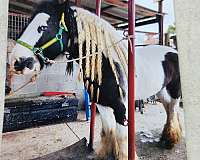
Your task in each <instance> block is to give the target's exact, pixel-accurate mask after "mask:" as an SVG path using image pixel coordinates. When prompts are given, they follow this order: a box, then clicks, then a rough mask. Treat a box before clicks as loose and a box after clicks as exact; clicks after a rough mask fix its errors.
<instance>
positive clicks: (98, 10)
mask: <svg viewBox="0 0 200 160" xmlns="http://www.w3.org/2000/svg"><path fill="white" fill-rule="evenodd" d="M96 14H97V15H98V16H100V14H101V0H96ZM95 117H96V104H95V102H92V104H91V120H90V139H89V144H88V148H89V149H90V150H93V143H94V126H95Z"/></svg>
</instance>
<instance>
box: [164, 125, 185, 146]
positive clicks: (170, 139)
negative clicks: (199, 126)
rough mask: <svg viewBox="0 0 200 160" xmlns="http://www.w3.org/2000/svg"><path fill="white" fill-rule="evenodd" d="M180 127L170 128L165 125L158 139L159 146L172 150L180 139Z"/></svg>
mask: <svg viewBox="0 0 200 160" xmlns="http://www.w3.org/2000/svg"><path fill="white" fill-rule="evenodd" d="M181 134H182V131H181V127H180V126H178V127H176V128H175V127H172V126H169V125H165V127H164V129H163V133H162V136H161V138H160V145H161V146H162V147H163V148H166V149H172V148H173V147H174V145H175V144H177V143H178V142H179V141H180V139H181Z"/></svg>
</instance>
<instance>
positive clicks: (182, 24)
mask: <svg viewBox="0 0 200 160" xmlns="http://www.w3.org/2000/svg"><path fill="white" fill-rule="evenodd" d="M174 4H175V15H176V32H177V42H178V52H179V65H180V73H181V87H182V96H183V106H184V115H185V116H184V117H185V127H186V148H187V159H188V160H198V159H199V157H200V137H199V133H200V115H199V113H200V105H199V102H200V82H199V80H200V66H199V65H200V53H199V52H200V45H199V42H200V30H199V26H200V14H199V6H200V1H199V0H194V1H188V0H174Z"/></svg>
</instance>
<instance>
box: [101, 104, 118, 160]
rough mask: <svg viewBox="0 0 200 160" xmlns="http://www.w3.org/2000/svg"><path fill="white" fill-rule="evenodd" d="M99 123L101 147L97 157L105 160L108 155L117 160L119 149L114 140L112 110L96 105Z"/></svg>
mask: <svg viewBox="0 0 200 160" xmlns="http://www.w3.org/2000/svg"><path fill="white" fill-rule="evenodd" d="M97 107H98V110H99V113H100V117H101V121H102V131H101V146H100V147H99V149H98V150H97V154H98V157H99V158H101V159H107V158H108V156H109V155H111V154H112V155H114V156H115V159H118V153H119V148H118V144H117V139H116V120H115V116H114V114H113V109H112V108H110V107H107V106H106V107H105V106H102V105H99V104H98V105H97Z"/></svg>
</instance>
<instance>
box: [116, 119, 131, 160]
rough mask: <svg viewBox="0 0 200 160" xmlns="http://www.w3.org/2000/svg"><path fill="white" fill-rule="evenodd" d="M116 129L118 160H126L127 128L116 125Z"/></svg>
mask: <svg viewBox="0 0 200 160" xmlns="http://www.w3.org/2000/svg"><path fill="white" fill-rule="evenodd" d="M116 129H117V130H116V131H117V132H116V133H117V142H118V145H119V160H128V127H127V126H123V125H121V124H119V123H117V125H116Z"/></svg>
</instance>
